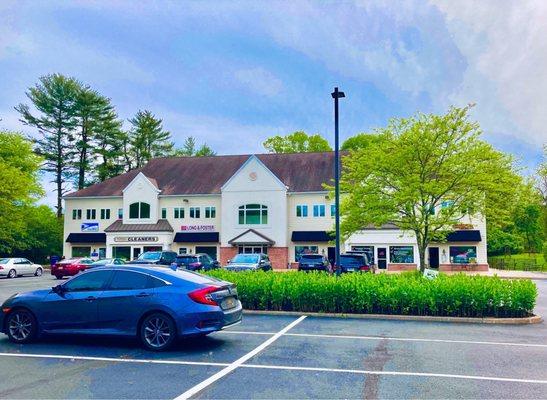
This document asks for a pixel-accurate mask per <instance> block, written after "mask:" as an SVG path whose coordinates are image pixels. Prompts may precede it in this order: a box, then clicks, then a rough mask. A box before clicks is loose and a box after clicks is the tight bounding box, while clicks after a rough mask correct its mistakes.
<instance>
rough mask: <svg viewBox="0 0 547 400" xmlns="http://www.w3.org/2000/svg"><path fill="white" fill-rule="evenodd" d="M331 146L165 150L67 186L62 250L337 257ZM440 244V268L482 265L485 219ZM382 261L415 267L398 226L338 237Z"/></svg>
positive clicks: (277, 263) (292, 260)
mask: <svg viewBox="0 0 547 400" xmlns="http://www.w3.org/2000/svg"><path fill="white" fill-rule="evenodd" d="M333 164H334V154H333V153H332V152H322V153H296V154H258V155H228V156H211V157H170V158H158V159H154V160H151V161H150V162H149V163H148V164H147V165H146V166H144V167H143V168H140V169H136V170H133V171H130V172H127V173H125V174H122V175H119V176H116V177H114V178H111V179H108V180H106V181H104V182H101V183H98V184H95V185H93V186H90V187H88V188H85V189H82V190H79V191H77V192H74V193H71V194H68V195H67V196H65V197H64V200H65V225H64V250H63V252H64V256H65V257H77V256H80V257H83V256H89V255H90V254H98V255H99V256H100V257H108V258H110V257H121V258H125V259H134V258H136V257H138V256H139V254H141V253H142V252H145V251H152V250H160V249H163V250H173V251H176V252H177V253H179V254H184V253H207V254H209V255H211V256H212V257H213V258H216V259H218V260H220V262H221V264H222V265H225V264H226V263H227V261H228V260H229V259H231V258H233V257H234V256H235V255H236V254H237V253H253V252H263V253H267V254H268V256H269V257H270V259H271V261H272V264H273V266H274V268H278V269H282V268H287V267H290V266H294V265H295V264H296V262H297V260H298V258H299V256H300V254H302V253H306V252H313V253H319V254H325V255H326V256H328V257H329V259H332V258H334V247H333V245H332V236H331V234H330V231H331V230H332V228H333V217H334V211H335V209H334V205H333V203H332V201H331V200H330V198H329V196H328V191H327V190H326V189H325V184H329V183H331V184H332V179H333V169H334V168H333ZM456 228H457V230H456V231H455V232H454V233H453V234H451V235H449V237H448V238H447V242H446V243H441V244H439V245H438V246H430V249H429V250H428V257H429V260H430V263H432V265H434V266H435V265H438V266H439V268H440V269H461V268H464V269H466V268H471V269H485V268H487V262H486V229H485V224H484V221H483V220H481V219H479V220H471V219H469V221H462V224H461V225H460V226H458V227H456ZM344 246H345V249H346V250H362V251H365V252H367V253H369V255H370V257H371V258H372V259H373V260H374V263H375V264H377V265H378V267H379V268H382V269H383V268H385V269H388V270H404V269H415V268H417V267H418V259H419V257H418V252H417V247H416V241H415V239H414V237H413V236H412V235H410V234H409V233H405V232H402V231H400V230H398V229H397V227H394V226H385V227H382V228H381V229H363V231H361V232H359V233H357V234H355V235H353V236H352V237H350V238H349V239H348V240H347V241H346V243H344Z"/></svg>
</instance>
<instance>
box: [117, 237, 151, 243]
mask: <svg viewBox="0 0 547 400" xmlns="http://www.w3.org/2000/svg"><path fill="white" fill-rule="evenodd" d="M158 240H159V239H158V237H157V236H116V237H115V238H114V241H115V242H117V243H135V242H136V243H138V242H157V241H158Z"/></svg>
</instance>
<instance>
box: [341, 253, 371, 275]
mask: <svg viewBox="0 0 547 400" xmlns="http://www.w3.org/2000/svg"><path fill="white" fill-rule="evenodd" d="M359 271H360V272H371V271H372V265H371V263H370V262H369V260H368V257H367V255H366V254H340V272H359Z"/></svg>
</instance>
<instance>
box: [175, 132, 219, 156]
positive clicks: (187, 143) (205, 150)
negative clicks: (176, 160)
mask: <svg viewBox="0 0 547 400" xmlns="http://www.w3.org/2000/svg"><path fill="white" fill-rule="evenodd" d="M173 155H174V156H177V157H204V156H214V155H216V152H215V151H214V150H213V149H212V148H210V147H209V146H208V145H207V144H206V143H204V144H202V145H201V147H200V148H199V149H197V150H196V139H195V138H194V137H193V136H188V137H187V138H186V140H184V144H183V145H182V147H181V148H179V149H176V150H175V151H174V152H173Z"/></svg>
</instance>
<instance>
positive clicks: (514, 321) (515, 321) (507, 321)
mask: <svg viewBox="0 0 547 400" xmlns="http://www.w3.org/2000/svg"><path fill="white" fill-rule="evenodd" d="M244 314H250V315H285V316H287V315H289V316H301V315H307V316H310V317H321V318H353V319H380V320H395V321H421V322H451V323H465V324H499V325H528V324H539V323H541V322H542V321H543V319H542V318H541V316H539V315H534V316H531V317H523V318H493V317H486V318H469V317H432V316H424V315H389V314H344V313H318V312H300V311H264V310H244Z"/></svg>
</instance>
